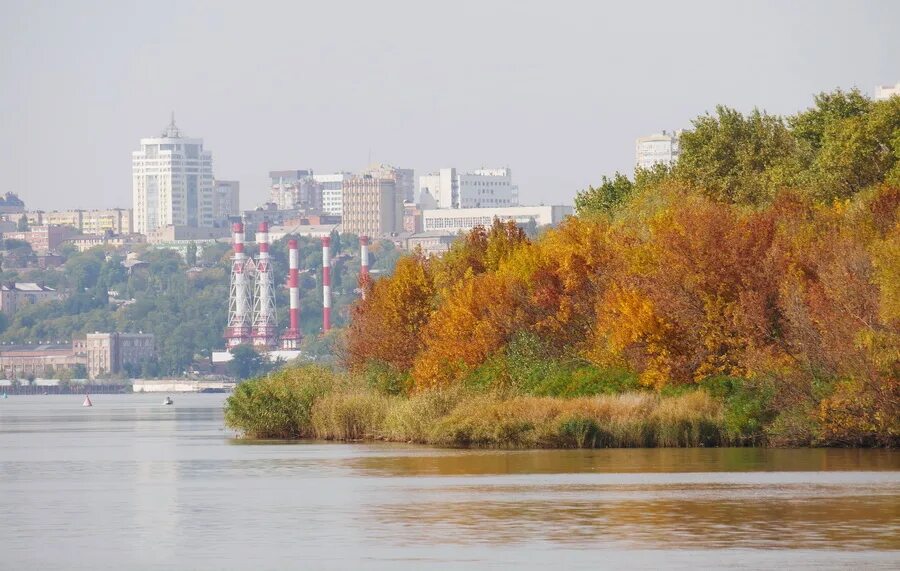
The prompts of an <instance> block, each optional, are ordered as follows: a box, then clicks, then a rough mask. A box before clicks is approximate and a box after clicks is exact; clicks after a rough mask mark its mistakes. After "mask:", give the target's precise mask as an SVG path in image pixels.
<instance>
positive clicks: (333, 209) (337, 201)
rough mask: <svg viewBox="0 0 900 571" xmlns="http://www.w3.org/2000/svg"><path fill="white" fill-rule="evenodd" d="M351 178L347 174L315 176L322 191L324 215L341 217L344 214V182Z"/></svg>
mask: <svg viewBox="0 0 900 571" xmlns="http://www.w3.org/2000/svg"><path fill="white" fill-rule="evenodd" d="M351 176H353V175H351V174H350V173H346V172H340V173H333V174H314V175H313V179H314V180H315V181H316V182H318V183H319V187H320V188H321V190H322V214H331V215H334V216H341V215H342V214H343V213H344V206H343V205H344V182H345V181H347V180H350V177H351Z"/></svg>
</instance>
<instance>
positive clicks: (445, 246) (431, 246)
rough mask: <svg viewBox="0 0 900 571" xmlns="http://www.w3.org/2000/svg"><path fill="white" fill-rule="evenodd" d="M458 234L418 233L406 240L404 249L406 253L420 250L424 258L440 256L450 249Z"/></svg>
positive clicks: (440, 232) (443, 232) (441, 232)
mask: <svg viewBox="0 0 900 571" xmlns="http://www.w3.org/2000/svg"><path fill="white" fill-rule="evenodd" d="M458 237H459V234H455V233H450V232H445V231H443V230H437V231H432V232H418V233H416V234H412V235H410V236H409V237H407V238H406V243H405V244H404V247H405V248H406V250H408V251H410V252H411V251H413V250H415V249H416V248H418V249H420V250H421V251H422V253H423V254H425V255H426V256H431V255H437V256H439V255H441V254H443V253H444V252H446V251H447V250H449V249H450V246H451V245H452V244H453V242H454V241H455V240H456V239H457V238H458Z"/></svg>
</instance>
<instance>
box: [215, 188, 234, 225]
mask: <svg viewBox="0 0 900 571" xmlns="http://www.w3.org/2000/svg"><path fill="white" fill-rule="evenodd" d="M240 215H241V183H240V182H239V181H236V180H217V181H215V184H214V185H213V223H217V222H218V223H220V225H221V223H223V222H227V221H228V219H229V218H232V217H235V216H240ZM225 226H228V224H225Z"/></svg>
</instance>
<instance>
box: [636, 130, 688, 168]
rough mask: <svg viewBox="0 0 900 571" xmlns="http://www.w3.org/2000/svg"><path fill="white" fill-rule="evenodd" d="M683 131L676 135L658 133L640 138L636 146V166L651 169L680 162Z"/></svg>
mask: <svg viewBox="0 0 900 571" xmlns="http://www.w3.org/2000/svg"><path fill="white" fill-rule="evenodd" d="M680 135H681V131H676V132H675V133H666V132H665V131H663V132H662V133H658V134H656V135H650V136H648V137H640V138H639V139H638V140H637V144H636V145H635V147H636V150H635V155H636V160H635V165H636V166H638V167H640V168H642V169H649V168H651V167H652V166H653V165H655V164H658V163H662V164H667V165H668V164H672V163H674V162H675V161H677V160H678V155H679V154H680V153H681V146H680V144H679V140H678V139H679V137H680Z"/></svg>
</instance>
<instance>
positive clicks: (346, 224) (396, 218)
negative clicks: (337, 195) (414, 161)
mask: <svg viewBox="0 0 900 571" xmlns="http://www.w3.org/2000/svg"><path fill="white" fill-rule="evenodd" d="M341 227H342V229H343V231H344V232H350V233H353V234H359V235H361V236H362V235H365V236H371V237H375V236H380V235H383V234H392V233H394V232H401V231H402V230H403V193H402V192H401V191H400V190H399V189H398V188H397V184H396V181H395V180H394V179H393V178H375V177H373V176H371V175H363V176H354V177H351V178H349V179H348V180H346V181H344V194H343V215H342V218H341Z"/></svg>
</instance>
